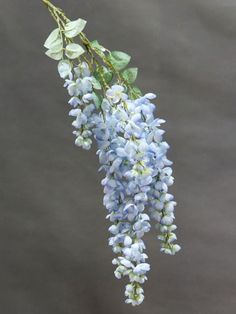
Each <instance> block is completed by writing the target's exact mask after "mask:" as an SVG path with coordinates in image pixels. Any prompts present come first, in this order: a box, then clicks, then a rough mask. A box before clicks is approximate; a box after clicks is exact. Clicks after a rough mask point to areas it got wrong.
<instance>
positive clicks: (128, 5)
mask: <svg viewBox="0 0 236 314" xmlns="http://www.w3.org/2000/svg"><path fill="white" fill-rule="evenodd" d="M55 4H57V5H58V6H61V7H62V8H63V9H64V10H65V11H66V13H67V15H68V16H70V17H71V18H73V19H75V18H78V17H82V18H85V19H87V20H88V26H87V34H88V36H89V38H91V39H98V40H99V41H100V42H101V43H103V44H104V45H105V46H107V47H108V48H109V49H111V50H123V51H126V52H128V53H129V54H131V55H132V57H133V59H132V65H133V66H138V67H139V70H140V72H139V79H138V85H139V86H140V87H141V88H142V89H143V90H144V91H146V92H148V91H153V92H158V93H159V100H158V112H157V114H158V116H160V117H162V118H164V119H166V120H167V123H166V125H165V130H166V131H167V133H166V137H165V139H166V140H167V141H168V142H169V144H170V145H171V150H170V152H169V155H168V156H169V158H170V159H171V160H173V161H174V175H175V179H176V180H175V185H174V186H173V188H172V189H171V191H172V192H173V193H174V195H175V197H176V200H177V202H178V206H177V208H176V218H177V219H176V223H177V225H178V227H179V229H178V232H177V235H178V240H179V243H180V244H181V245H182V251H181V252H180V253H179V254H177V255H176V256H175V257H171V256H165V255H162V254H161V253H160V252H159V242H158V241H157V239H156V232H155V231H154V229H153V231H152V232H150V234H148V235H147V236H146V238H145V241H146V245H147V253H148V255H149V257H150V263H151V271H150V272H149V280H148V281H147V283H146V284H145V286H144V288H145V295H146V299H145V301H144V303H143V304H142V305H141V306H139V307H135V308H132V307H131V306H128V305H126V304H124V296H123V293H124V285H125V281H123V280H122V281H118V280H116V279H115V278H114V275H113V271H114V266H113V265H112V264H111V260H112V258H113V256H114V255H113V253H112V251H111V248H109V247H108V244H107V238H108V231H107V228H108V226H109V223H108V221H106V220H105V215H106V210H105V208H104V207H103V205H102V197H103V193H102V188H101V186H100V180H101V178H102V176H101V174H98V172H97V169H98V166H99V165H98V161H97V156H96V155H95V151H96V149H95V147H93V149H92V151H89V152H86V151H83V150H82V149H79V148H77V147H75V146H74V144H73V140H74V138H73V136H72V134H71V132H72V127H71V122H72V121H71V118H70V117H68V110H69V107H68V105H67V100H68V96H67V93H66V90H64V89H63V87H62V84H63V82H62V80H61V79H60V78H59V77H58V74H57V71H56V63H55V62H54V61H52V60H49V59H48V58H47V57H46V56H44V48H43V42H44V40H45V39H46V37H47V36H48V34H49V32H50V31H51V30H52V29H53V28H54V27H55V24H54V22H53V21H52V19H51V17H50V16H49V14H48V12H47V10H46V9H45V7H44V6H43V5H42V4H41V1H39V0H37V1H36V0H34V1H27V0H21V1H17V0H12V1H4V0H0V8H1V9H0V39H1V50H0V55H1V58H0V65H1V66H0V69H1V71H0V77H1V78H0V106H1V115H0V128H1V132H0V145H1V146H0V147H1V148H0V149H1V153H0V200H1V202H0V203H1V210H0V313H2V314H75V313H81V314H82V313H83V314H105V313H113V314H124V313H130V314H132V313H137V314H138V313H143V314H144V313H145V314H151V313H152V314H153V313H158V314H169V313H175V314H190V313H191V314H223V313H227V314H234V313H236V298H235V292H236V273H235V265H236V252H235V237H236V229H235V219H236V211H235V198H236V197H235V196H236V193H235V192H236V191H235V184H236V176H235V175H236V171H235V161H236V141H235V131H236V126H235V118H236V109H235V107H236V106H235V98H236V88H235V81H236V70H235V50H236V41H235V37H236V2H235V0H224V1H222V0H179V1H174V0H170V1H164V0H119V1H114V0H100V1H97V0H87V1H76V0H67V1H62V0H61V1H59V0H58V1H57V0H55Z"/></svg>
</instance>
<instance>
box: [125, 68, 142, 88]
mask: <svg viewBox="0 0 236 314" xmlns="http://www.w3.org/2000/svg"><path fill="white" fill-rule="evenodd" d="M137 75H138V68H128V69H126V70H124V71H123V72H122V77H123V78H124V79H125V81H126V82H127V83H129V84H132V83H133V82H134V81H135V80H136V78H137Z"/></svg>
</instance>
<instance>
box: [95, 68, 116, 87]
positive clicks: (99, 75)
mask: <svg viewBox="0 0 236 314" xmlns="http://www.w3.org/2000/svg"><path fill="white" fill-rule="evenodd" d="M101 72H102V73H101ZM102 76H103V78H104V80H105V82H106V83H107V84H108V83H110V82H111V80H112V78H113V74H112V72H111V71H110V70H108V69H107V68H106V67H105V66H102V67H101V68H99V69H96V71H95V72H94V77H95V78H96V79H97V80H98V81H99V82H103V79H102Z"/></svg>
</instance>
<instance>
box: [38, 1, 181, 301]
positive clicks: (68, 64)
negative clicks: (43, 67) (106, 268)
mask: <svg viewBox="0 0 236 314" xmlns="http://www.w3.org/2000/svg"><path fill="white" fill-rule="evenodd" d="M43 2H44V3H45V4H46V5H47V6H48V9H49V11H50V13H51V14H52V16H53V18H54V19H55V20H56V22H57V23H58V28H56V29H55V30H53V31H52V32H51V34H50V35H49V37H48V39H47V40H46V42H45V47H46V48H47V49H48V50H47V52H46V54H47V55H48V56H49V57H51V58H52V59H55V60H57V61H59V64H58V72H59V74H60V76H61V78H62V79H64V87H65V88H66V89H67V91H68V95H69V101H68V103H69V106H70V110H69V115H70V116H72V117H73V122H72V125H73V128H74V131H73V134H74V135H75V144H76V145H77V146H80V147H82V148H84V149H86V150H88V149H90V148H91V145H92V140H93V139H95V142H96V145H97V147H98V150H97V154H98V157H99V162H100V164H101V167H100V169H99V170H101V171H103V172H104V173H105V177H104V179H103V180H102V182H101V183H102V186H103V187H104V201H103V202H104V205H105V207H106V209H107V219H109V220H110V222H111V226H110V228H109V232H110V238H109V245H110V246H111V247H112V250H113V252H114V254H115V255H116V257H115V258H114V259H113V261H112V263H113V264H114V265H115V271H114V274H115V276H116V278H118V279H120V278H122V277H127V278H128V284H127V285H126V288H125V297H126V303H131V304H132V305H139V304H140V303H142V301H143V299H144V294H143V288H142V287H141V285H142V284H143V283H144V282H145V280H147V272H148V271H149V270H150V265H149V263H147V258H148V256H147V254H146V253H145V248H146V247H145V244H144V241H143V236H144V235H145V233H146V232H148V231H149V230H150V227H151V226H150V218H152V219H154V221H156V222H157V228H158V229H159V235H158V239H159V240H160V241H161V251H162V252H164V253H166V254H171V255H174V254H175V253H176V252H178V251H179V250H180V246H179V245H177V244H174V241H175V240H176V235H175V233H174V231H175V229H176V226H175V225H174V224H173V222H174V218H175V217H174V207H175V205H176V202H175V201H174V198H173V195H171V194H169V193H168V188H169V186H171V185H172V184H173V181H174V179H173V177H172V169H171V165H172V163H171V162H170V161H169V160H168V159H167V157H166V154H167V151H168V148H169V145H168V144H167V143H166V142H165V141H163V138H162V137H163V134H164V131H163V130H162V129H161V124H163V123H164V122H165V121H164V120H162V119H159V118H155V116H154V110H155V104H154V103H153V101H154V99H155V98H156V95H155V94H153V93H148V94H145V95H144V96H143V95H142V93H141V91H140V89H139V88H137V87H136V86H134V84H133V83H134V82H135V80H136V77H137V68H126V67H127V65H128V64H129V62H130V56H129V55H127V54H126V53H124V52H120V51H113V52H110V51H109V50H108V49H106V48H104V47H103V46H101V45H100V44H99V43H98V42H97V41H96V40H95V41H92V42H90V41H89V40H88V38H87V37H86V36H85V34H84V33H83V29H84V27H85V25H86V21H84V20H82V19H78V20H76V21H70V20H68V19H67V18H66V16H65V15H64V13H63V12H62V11H61V9H58V8H56V7H55V6H54V5H52V4H51V2H50V1H48V0H43ZM75 39H79V40H80V44H78V43H76V42H75Z"/></svg>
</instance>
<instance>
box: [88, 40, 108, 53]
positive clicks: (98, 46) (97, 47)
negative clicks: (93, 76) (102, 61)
mask: <svg viewBox="0 0 236 314" xmlns="http://www.w3.org/2000/svg"><path fill="white" fill-rule="evenodd" d="M90 44H91V46H92V47H93V48H95V49H97V50H99V51H102V52H105V51H106V49H105V48H104V47H103V46H102V45H100V44H99V42H98V41H97V40H93V41H91V43H90Z"/></svg>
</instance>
